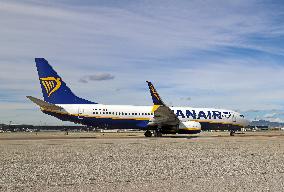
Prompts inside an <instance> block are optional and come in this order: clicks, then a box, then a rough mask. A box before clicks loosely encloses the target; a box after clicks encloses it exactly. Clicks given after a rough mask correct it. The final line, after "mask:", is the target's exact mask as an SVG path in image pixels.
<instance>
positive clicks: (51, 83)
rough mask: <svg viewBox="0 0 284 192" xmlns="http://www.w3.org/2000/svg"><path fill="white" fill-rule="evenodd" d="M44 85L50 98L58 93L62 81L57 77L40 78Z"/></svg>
mask: <svg viewBox="0 0 284 192" xmlns="http://www.w3.org/2000/svg"><path fill="white" fill-rule="evenodd" d="M40 80H41V83H42V85H43V86H44V88H45V90H46V93H47V95H48V97H49V96H50V95H51V94H52V93H54V92H55V91H57V90H58V89H59V88H60V86H61V79H60V78H55V77H44V78H40Z"/></svg>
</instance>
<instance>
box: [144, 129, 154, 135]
mask: <svg viewBox="0 0 284 192" xmlns="http://www.w3.org/2000/svg"><path fill="white" fill-rule="evenodd" d="M144 135H145V137H152V132H151V131H149V130H147V131H146V132H145V133H144Z"/></svg>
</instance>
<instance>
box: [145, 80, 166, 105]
mask: <svg viewBox="0 0 284 192" xmlns="http://www.w3.org/2000/svg"><path fill="white" fill-rule="evenodd" d="M146 82H147V83H148V86H149V89H150V93H151V96H152V100H153V104H154V105H165V103H164V102H163V101H162V99H161V97H160V96H159V94H158V92H157V91H156V89H155V87H154V85H153V84H152V83H151V82H150V81H146Z"/></svg>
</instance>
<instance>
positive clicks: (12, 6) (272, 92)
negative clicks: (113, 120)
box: [0, 0, 284, 120]
mask: <svg viewBox="0 0 284 192" xmlns="http://www.w3.org/2000/svg"><path fill="white" fill-rule="evenodd" d="M59 2H61V3H59ZM72 2H73V1H72ZM272 10H273V11H272ZM281 14H282V10H281V6H279V7H277V6H274V5H273V4H272V3H269V4H267V3H264V2H259V1H233V2H228V1H178V2H177V1H162V2H161V1H141V2H140V1H139V2H132V3H123V2H119V6H113V5H107V3H105V4H104V5H101V3H100V2H98V3H94V2H91V4H90V5H88V6H86V5H81V3H80V2H79V1H78V3H77V4H72V3H71V2H69V1H48V2H42V1H36V0H32V1H1V2H0V17H1V18H5V19H1V20H0V25H1V30H0V42H1V46H0V58H1V59H0V81H1V84H0V92H4V91H5V93H9V92H11V91H13V94H14V95H13V97H11V98H13V99H11V100H10V101H9V104H7V103H5V102H6V101H5V102H4V101H2V100H1V98H0V104H1V106H2V105H6V104H7V105H10V104H11V102H15V100H23V98H24V97H25V95H27V94H31V95H35V96H38V97H40V96H41V92H40V89H39V88H40V87H39V82H38V80H37V72H36V70H35V67H34V61H33V58H34V57H46V58H47V59H48V60H49V61H50V63H51V64H52V65H53V66H54V68H55V69H56V70H57V71H58V72H59V74H61V75H62V77H63V78H64V81H65V82H66V83H67V84H68V85H69V86H70V87H71V88H72V90H74V92H75V93H77V94H78V95H84V96H86V97H87V98H88V99H90V100H92V97H95V98H97V99H94V100H96V101H99V102H102V103H110V104H115V103H117V104H123V103H125V104H151V99H150V97H149V95H147V94H148V90H147V87H146V84H145V80H151V81H153V82H154V83H155V85H156V86H157V87H158V88H160V89H159V91H160V92H161V95H162V97H163V98H164V100H166V101H168V102H169V103H173V104H175V105H183V104H184V102H185V101H184V100H181V99H180V98H186V97H190V98H191V100H190V101H186V102H187V103H186V104H188V103H190V104H191V103H192V105H191V106H213V107H214V106H216V107H226V108H233V109H240V110H248V109H259V110H262V109H280V108H281V107H282V103H281V100H282V98H283V97H284V91H282V90H283V89H281V88H282V87H284V86H283V85H284V83H283V82H282V78H281V77H282V76H283V73H284V69H283V67H282V66H283V65H281V59H279V57H280V58H282V56H281V55H284V54H283V53H284V51H283V46H282V45H281V43H278V44H277V43H270V42H269V40H270V38H273V39H274V41H275V40H278V39H279V40H281V36H283V34H284V30H283V27H281V26H283V21H281V20H280V19H279V18H280V17H279V16H280V15H281ZM276 18H277V21H276ZM281 24H282V25H281ZM255 38H256V39H257V38H265V39H266V40H268V43H264V42H263V41H255ZM274 41H273V42H274ZM228 47H230V48H231V50H229V49H228ZM236 48H238V49H243V48H247V49H249V50H247V51H248V52H249V51H254V55H250V53H238V54H237V53H234V51H236V50H234V49H236ZM232 52H233V53H232ZM236 52H237V51H236ZM255 52H258V53H255ZM212 55H213V56H212ZM100 71H105V72H106V73H108V74H111V75H113V76H115V80H114V81H101V82H99V83H98V82H96V81H90V82H89V84H88V86H82V84H80V83H79V82H78V81H79V80H80V78H81V77H82V76H84V75H88V74H94V73H98V72H100ZM83 80H85V81H86V80H87V79H83ZM87 81H88V80H87ZM90 86H92V91H91V92H90ZM118 89H119V90H121V91H115V90H118ZM109 93H113V94H109ZM114 94H116V97H113V95H114ZM0 96H1V95H0ZM15 97H18V98H15ZM5 98H6V97H5ZM27 103H28V101H27ZM28 105H30V106H31V107H33V105H32V104H31V103H29V104H28ZM13 110H15V109H13V108H11V110H10V112H9V113H11V114H12V113H13ZM0 113H1V114H3V111H2V108H1V109H0ZM35 113H37V112H36V111H34V112H29V114H31V116H32V115H34V114H35ZM1 119H4V116H2V115H1V116H0V120H1Z"/></svg>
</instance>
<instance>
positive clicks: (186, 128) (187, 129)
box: [178, 121, 201, 134]
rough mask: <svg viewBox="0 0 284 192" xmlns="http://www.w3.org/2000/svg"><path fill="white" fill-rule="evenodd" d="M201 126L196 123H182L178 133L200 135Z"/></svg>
mask: <svg viewBox="0 0 284 192" xmlns="http://www.w3.org/2000/svg"><path fill="white" fill-rule="evenodd" d="M200 131H201V124H200V123H199V122H195V121H184V122H180V124H179V129H178V133H179V134H196V133H200Z"/></svg>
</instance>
